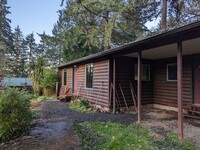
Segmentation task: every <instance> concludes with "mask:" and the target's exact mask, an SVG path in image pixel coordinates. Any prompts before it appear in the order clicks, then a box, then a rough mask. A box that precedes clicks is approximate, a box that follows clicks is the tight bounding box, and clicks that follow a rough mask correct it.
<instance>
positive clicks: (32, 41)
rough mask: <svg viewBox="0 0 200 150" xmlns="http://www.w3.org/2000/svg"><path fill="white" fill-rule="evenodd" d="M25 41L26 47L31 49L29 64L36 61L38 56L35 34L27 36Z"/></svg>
mask: <svg viewBox="0 0 200 150" xmlns="http://www.w3.org/2000/svg"><path fill="white" fill-rule="evenodd" d="M25 41H26V45H27V47H28V49H29V52H28V60H29V62H31V61H32V60H34V59H35V58H36V55H37V44H36V42H35V38H34V34H33V33H31V34H29V35H27V36H26V38H25Z"/></svg>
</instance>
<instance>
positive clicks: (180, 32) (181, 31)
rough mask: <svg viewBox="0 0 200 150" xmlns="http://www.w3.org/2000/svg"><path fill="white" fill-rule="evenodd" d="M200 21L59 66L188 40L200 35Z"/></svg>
mask: <svg viewBox="0 0 200 150" xmlns="http://www.w3.org/2000/svg"><path fill="white" fill-rule="evenodd" d="M199 33H200V21H197V22H194V23H191V24H188V25H185V26H182V27H178V28H175V29H172V30H169V31H164V32H162V33H160V34H157V35H154V36H151V37H147V38H144V39H141V40H138V41H134V42H132V43H130V44H126V45H123V46H120V47H116V48H112V49H109V50H107V51H102V52H99V53H96V54H93V55H89V56H86V57H83V58H80V59H77V60H74V61H70V62H68V63H65V64H62V65H59V66H58V68H63V67H67V66H71V65H76V64H80V63H84V62H88V61H93V60H96V59H99V58H104V57H109V56H111V55H112V56H114V57H116V56H119V55H126V54H130V53H134V52H137V51H144V50H147V49H152V48H156V47H160V46H164V45H169V44H172V43H176V42H178V41H186V40H190V39H194V38H198V37H200V34H199Z"/></svg>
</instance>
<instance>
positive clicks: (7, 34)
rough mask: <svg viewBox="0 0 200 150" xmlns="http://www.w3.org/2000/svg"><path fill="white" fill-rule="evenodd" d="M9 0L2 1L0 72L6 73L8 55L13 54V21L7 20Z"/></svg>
mask: <svg viewBox="0 0 200 150" xmlns="http://www.w3.org/2000/svg"><path fill="white" fill-rule="evenodd" d="M9 8H10V7H8V6H7V0H0V72H4V73H5V64H6V55H7V53H12V30H11V27H10V23H11V20H10V19H8V18H7V15H8V14H9V13H10V11H9Z"/></svg>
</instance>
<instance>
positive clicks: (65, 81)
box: [63, 69, 67, 85]
mask: <svg viewBox="0 0 200 150" xmlns="http://www.w3.org/2000/svg"><path fill="white" fill-rule="evenodd" d="M63 85H67V70H66V69H64V70H63Z"/></svg>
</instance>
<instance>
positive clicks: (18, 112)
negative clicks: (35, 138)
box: [0, 87, 32, 143]
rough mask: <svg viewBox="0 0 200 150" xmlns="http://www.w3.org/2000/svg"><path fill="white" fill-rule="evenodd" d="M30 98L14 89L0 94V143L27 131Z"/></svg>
mask: <svg viewBox="0 0 200 150" xmlns="http://www.w3.org/2000/svg"><path fill="white" fill-rule="evenodd" d="M30 99H31V96H30V95H28V94H27V93H26V92H25V91H20V90H18V89H16V88H8V87H7V88H4V90H3V91H2V92H1V94H0V143H1V142H5V141H7V140H9V139H11V138H13V137H17V136H19V135H21V134H22V133H23V132H25V131H27V130H28V129H29V127H30V125H31V121H32V113H31V110H30Z"/></svg>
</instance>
